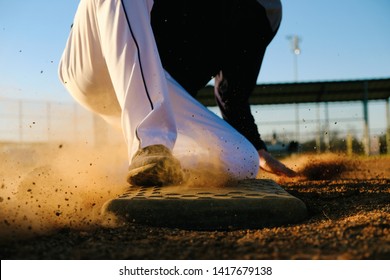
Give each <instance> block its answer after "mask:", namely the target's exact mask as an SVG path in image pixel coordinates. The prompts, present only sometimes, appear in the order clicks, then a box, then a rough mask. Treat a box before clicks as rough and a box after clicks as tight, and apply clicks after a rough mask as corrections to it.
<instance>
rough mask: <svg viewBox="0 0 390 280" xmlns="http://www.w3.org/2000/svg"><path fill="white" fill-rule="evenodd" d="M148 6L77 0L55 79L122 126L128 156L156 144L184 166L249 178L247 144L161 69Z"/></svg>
mask: <svg viewBox="0 0 390 280" xmlns="http://www.w3.org/2000/svg"><path fill="white" fill-rule="evenodd" d="M152 6H153V0H81V1H80V4H79V7H78V10H77V13H76V15H75V19H74V23H73V27H72V30H71V33H70V35H69V38H68V42H67V45H66V48H65V50H64V53H63V56H62V58H61V61H60V65H59V77H60V80H61V81H62V82H63V84H64V86H65V87H66V88H67V89H68V91H69V92H70V94H71V95H72V96H73V97H74V99H76V100H77V101H78V102H79V103H80V104H81V105H83V106H84V107H86V108H87V109H89V110H91V111H93V112H95V113H97V114H99V115H100V116H101V117H102V118H104V119H105V120H106V121H107V122H109V123H110V124H112V125H116V126H119V127H121V129H122V131H123V134H124V138H125V141H126V144H127V148H128V157H129V161H130V162H131V158H132V156H133V155H134V153H135V152H136V151H137V150H138V149H140V148H143V147H146V146H149V145H154V144H162V145H165V146H166V147H168V148H170V149H171V150H172V152H173V154H174V155H175V156H176V157H177V158H178V159H179V160H180V162H181V164H182V167H183V168H186V169H196V168H205V167H206V168H208V171H209V172H210V171H211V170H212V169H213V168H215V170H216V171H218V172H221V171H222V172H224V173H226V175H228V176H229V177H233V178H235V179H244V178H254V177H255V176H256V174H257V172H258V170H259V157H258V153H257V151H256V149H255V148H254V146H253V145H252V144H251V143H250V142H249V141H248V140H247V139H246V138H245V137H244V136H242V135H241V134H239V133H238V132H237V131H236V130H235V129H234V128H232V127H231V126H230V125H229V124H227V123H226V122H225V121H223V120H222V119H221V118H219V117H218V116H217V115H215V114H214V113H212V112H211V111H210V110H208V109H207V108H206V107H204V106H203V105H202V104H200V103H199V102H198V101H196V100H195V99H194V98H193V97H191V96H190V94H188V93H187V92H186V91H185V90H184V89H183V88H182V87H181V86H180V85H179V84H178V83H177V82H176V81H175V80H174V79H173V78H172V77H171V76H170V75H169V74H168V73H167V72H166V71H164V69H163V67H162V65H161V61H160V57H159V54H158V51H157V47H156V43H155V40H154V36H153V32H152V29H151V25H150V11H151V9H152ZM210 168H211V170H210Z"/></svg>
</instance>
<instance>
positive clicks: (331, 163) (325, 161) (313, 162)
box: [298, 154, 356, 180]
mask: <svg viewBox="0 0 390 280" xmlns="http://www.w3.org/2000/svg"><path fill="white" fill-rule="evenodd" d="M306 161H307V162H306V163H305V164H304V165H303V167H302V168H301V169H300V170H299V171H298V173H299V174H300V175H301V176H303V177H305V178H306V179H308V180H334V179H339V178H341V177H342V175H343V174H345V173H346V172H347V171H351V170H353V169H355V168H356V162H355V161H354V160H353V159H352V158H349V157H347V156H345V155H337V154H322V155H320V156H308V157H307V159H306Z"/></svg>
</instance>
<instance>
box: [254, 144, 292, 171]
mask: <svg viewBox="0 0 390 280" xmlns="http://www.w3.org/2000/svg"><path fill="white" fill-rule="evenodd" d="M258 153H259V157H260V168H261V169H262V170H264V171H266V172H269V173H272V174H275V175H278V176H285V177H295V176H297V175H298V174H297V173H296V172H295V171H294V170H292V169H290V168H288V167H287V166H285V165H284V164H283V163H281V162H280V161H279V160H277V159H276V158H274V157H273V156H272V155H271V154H270V153H268V152H267V151H266V150H263V149H261V150H259V151H258Z"/></svg>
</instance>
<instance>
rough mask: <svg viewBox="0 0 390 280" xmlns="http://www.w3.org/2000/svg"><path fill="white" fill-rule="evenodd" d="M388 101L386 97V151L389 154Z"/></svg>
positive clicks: (389, 118) (389, 120)
mask: <svg viewBox="0 0 390 280" xmlns="http://www.w3.org/2000/svg"><path fill="white" fill-rule="evenodd" d="M389 106H390V102H389V99H386V151H387V154H388V155H389V154H390V108H389Z"/></svg>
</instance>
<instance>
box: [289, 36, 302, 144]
mask: <svg viewBox="0 0 390 280" xmlns="http://www.w3.org/2000/svg"><path fill="white" fill-rule="evenodd" d="M287 40H289V41H290V44H291V50H292V53H293V57H294V82H296V83H297V82H298V55H300V54H301V49H300V47H299V42H301V38H300V37H298V36H297V35H290V36H287ZM295 134H296V136H295V138H296V139H297V141H298V142H299V141H300V131H299V105H298V103H295Z"/></svg>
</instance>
